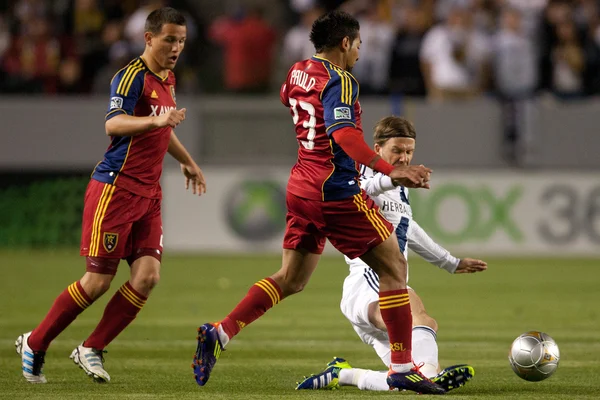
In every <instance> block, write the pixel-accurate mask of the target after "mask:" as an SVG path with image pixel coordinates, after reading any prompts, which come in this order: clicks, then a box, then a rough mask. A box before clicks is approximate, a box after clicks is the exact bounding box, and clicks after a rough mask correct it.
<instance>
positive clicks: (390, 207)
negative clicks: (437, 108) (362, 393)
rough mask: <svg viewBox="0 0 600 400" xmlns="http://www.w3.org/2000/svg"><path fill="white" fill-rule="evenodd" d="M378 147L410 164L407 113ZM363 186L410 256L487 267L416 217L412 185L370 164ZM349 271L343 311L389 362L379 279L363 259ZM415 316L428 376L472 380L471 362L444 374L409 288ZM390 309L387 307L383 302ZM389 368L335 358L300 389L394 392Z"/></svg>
mask: <svg viewBox="0 0 600 400" xmlns="http://www.w3.org/2000/svg"><path fill="white" fill-rule="evenodd" d="M373 139H374V142H375V151H376V152H377V153H378V154H379V155H380V156H381V158H382V159H384V160H385V161H387V162H389V163H390V164H392V165H394V166H397V165H408V164H410V162H411V160H412V157H413V154H414V151H415V139H416V132H415V129H414V127H413V125H412V124H411V123H410V122H409V121H408V120H406V119H405V118H402V117H394V116H391V117H386V118H383V119H382V120H380V121H379V122H378V123H377V124H376V126H375V132H374V135H373ZM361 175H362V176H361V186H362V188H363V189H364V190H365V191H366V192H367V194H368V195H369V196H370V197H371V198H372V199H373V200H374V201H375V203H377V205H378V206H379V208H380V209H381V211H382V212H383V213H384V216H385V218H386V219H387V220H388V221H390V222H391V223H392V224H393V225H394V227H395V230H396V236H397V238H398V244H399V245H400V250H401V251H402V252H403V253H404V256H405V257H406V256H407V251H408V249H409V248H410V249H411V250H413V251H414V252H415V253H417V254H418V255H419V256H421V257H422V258H423V259H425V260H426V261H428V262H430V263H431V264H433V265H435V266H437V267H439V268H441V269H444V270H446V271H447V272H449V273H451V274H461V273H473V272H479V271H484V270H486V269H487V264H486V263H485V262H484V261H482V260H476V259H472V258H463V259H458V258H456V257H454V256H453V255H451V254H450V253H449V252H448V251H447V250H446V249H444V248H443V247H442V246H440V245H438V244H437V243H435V242H434V241H433V240H432V239H431V238H430V237H429V235H427V233H426V232H425V231H424V230H423V229H422V228H421V227H420V226H419V224H417V222H416V221H414V220H413V219H412V210H411V207H410V203H409V200H408V189H407V188H405V187H403V186H399V187H397V186H394V184H393V182H392V180H391V179H390V178H389V177H388V176H386V175H383V174H381V173H378V172H374V171H373V170H371V169H370V168H368V167H365V166H363V167H362V169H361ZM346 262H347V263H348V265H349V267H350V274H349V275H348V277H347V278H346V280H345V281H344V289H343V294H342V302H341V309H342V313H343V314H344V315H345V316H346V318H348V320H349V321H350V322H351V323H352V327H353V328H354V330H355V331H356V333H357V334H358V336H359V337H360V338H361V340H362V341H363V342H364V343H365V344H368V345H370V346H372V347H373V348H374V349H375V352H376V353H377V355H378V356H379V357H380V358H381V360H382V361H383V363H384V365H386V366H387V365H389V363H390V352H391V349H390V343H389V340H388V335H387V332H386V328H385V324H384V323H383V320H382V318H381V312H380V304H379V302H378V300H379V297H378V292H379V278H378V276H377V274H376V273H375V272H374V271H373V270H372V269H371V268H369V267H368V266H367V265H366V264H365V263H364V262H363V261H362V260H361V259H360V258H355V259H353V260H351V259H349V258H348V257H346ZM409 297H410V304H411V312H412V317H413V336H412V346H413V353H412V357H413V360H414V363H415V365H420V366H421V367H420V369H421V371H422V372H423V374H424V375H425V376H426V377H428V378H430V379H431V380H432V381H434V382H436V383H437V384H438V385H440V386H442V387H443V388H444V389H446V390H452V389H456V388H457V387H460V386H462V385H464V384H465V383H466V382H467V381H468V380H470V379H471V378H472V377H473V375H474V373H475V371H474V369H473V367H471V366H470V365H466V364H459V365H453V366H451V367H448V368H446V369H444V370H443V371H441V372H440V367H439V363H438V347H437V342H436V332H437V328H438V326H437V322H436V321H435V319H433V318H432V317H431V316H429V315H428V314H427V312H426V311H425V307H424V305H423V302H422V301H421V298H420V297H419V296H418V295H417V294H416V292H415V291H414V289H412V288H409ZM381 307H385V305H383V304H382V305H381ZM386 377H387V371H371V370H365V369H359V368H352V367H351V366H350V364H349V363H348V362H347V361H346V360H344V359H342V358H335V359H334V360H333V361H332V362H330V363H329V364H327V367H326V369H325V370H324V371H323V372H321V373H319V374H315V375H312V376H310V377H308V378H305V379H304V380H303V381H302V382H301V383H299V384H298V386H297V389H337V388H339V386H357V387H358V388H359V389H361V390H389V386H388V385H387V383H386Z"/></svg>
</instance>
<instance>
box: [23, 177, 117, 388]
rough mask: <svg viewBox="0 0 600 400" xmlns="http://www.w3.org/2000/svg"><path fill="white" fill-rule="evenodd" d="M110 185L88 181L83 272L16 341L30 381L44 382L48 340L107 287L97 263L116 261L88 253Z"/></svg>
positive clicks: (106, 278)
mask: <svg viewBox="0 0 600 400" xmlns="http://www.w3.org/2000/svg"><path fill="white" fill-rule="evenodd" d="M112 188H113V187H112V186H111V185H106V184H103V183H100V182H98V181H95V180H91V181H90V183H89V184H88V187H87V189H86V194H85V198H84V211H83V223H82V236H81V255H83V256H87V257H86V270H87V272H86V273H85V275H84V276H83V277H82V278H81V279H80V280H79V281H76V282H73V283H72V284H71V285H69V286H68V287H67V288H66V289H65V290H63V292H62V293H61V294H60V295H59V296H58V297H57V298H56V299H55V300H54V303H53V304H52V307H51V308H50V310H49V311H48V313H47V314H46V316H45V317H44V319H43V320H42V322H41V323H40V324H39V325H38V326H37V327H36V328H35V329H34V330H33V331H32V332H28V333H24V334H23V335H21V336H19V338H17V341H16V343H15V346H16V350H17V353H19V354H20V355H21V361H22V371H23V376H25V378H26V379H27V380H28V381H29V382H32V383H45V382H46V378H45V376H44V375H43V373H42V366H43V364H44V358H45V353H46V351H47V349H48V347H49V346H50V343H51V342H52V341H53V340H54V339H55V338H56V337H57V336H58V335H59V334H60V333H61V332H62V331H63V330H65V329H66V328H67V326H69V325H70V324H71V323H72V322H73V321H74V320H75V319H76V318H77V316H78V315H79V314H81V313H82V312H83V311H84V310H85V309H86V308H87V307H89V306H90V305H91V304H92V303H93V302H94V301H95V300H96V299H97V298H99V297H100V296H101V295H102V294H104V292H106V291H107V290H108V288H109V287H110V282H111V281H112V278H113V275H114V274H113V275H111V274H106V273H103V271H102V270H98V269H96V268H95V266H97V265H98V264H102V263H108V264H109V265H108V266H107V267H109V268H113V269H114V270H115V271H116V268H117V265H118V262H119V260H118V259H117V260H109V261H106V260H103V259H99V258H97V257H91V256H90V247H91V243H92V239H93V238H94V237H95V231H94V228H96V227H97V221H98V219H99V218H100V217H101V216H102V210H103V208H102V205H103V204H106V202H107V201H108V200H109V199H110V197H111V194H112V193H113V189H112Z"/></svg>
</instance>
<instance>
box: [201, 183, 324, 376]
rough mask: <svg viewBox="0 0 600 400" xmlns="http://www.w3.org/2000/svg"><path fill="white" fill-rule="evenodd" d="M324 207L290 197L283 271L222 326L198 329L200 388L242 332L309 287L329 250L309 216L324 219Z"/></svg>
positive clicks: (255, 288)
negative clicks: (282, 301) (226, 348)
mask: <svg viewBox="0 0 600 400" xmlns="http://www.w3.org/2000/svg"><path fill="white" fill-rule="evenodd" d="M320 207H321V202H319V201H310V200H306V199H302V198H299V197H296V196H293V195H291V194H288V196H287V208H288V213H287V216H286V223H287V225H286V231H285V235H284V240H283V247H284V250H283V257H282V266H281V269H280V270H279V271H278V272H276V273H275V274H273V275H271V276H270V277H267V278H264V279H262V280H260V281H258V282H256V283H255V284H254V285H253V286H252V287H251V288H250V290H249V291H248V293H247V294H246V296H245V297H244V298H243V299H242V300H241V301H240V302H239V303H238V305H237V306H236V307H235V308H234V309H233V310H232V311H231V312H230V313H229V314H228V315H227V316H226V317H225V318H224V319H223V320H221V321H220V322H219V323H217V324H211V323H206V324H204V325H202V326H201V327H200V328H198V333H199V335H198V345H197V348H196V353H195V354H194V360H193V364H192V367H193V368H194V374H195V377H196V383H198V385H200V386H204V385H205V384H206V382H207V381H208V379H209V377H210V373H211V371H212V368H213V367H214V365H215V363H216V362H217V359H218V358H219V355H220V354H221V351H222V350H223V348H224V347H225V346H226V345H227V343H228V342H229V341H230V340H231V339H232V338H233V337H234V336H236V335H237V334H238V333H239V332H240V331H241V329H243V328H244V327H246V326H247V325H249V324H250V323H252V322H254V321H255V320H257V319H258V318H260V317H261V316H262V315H264V314H265V313H266V312H267V311H268V310H269V309H271V308H272V307H273V306H275V305H276V304H278V303H279V302H280V301H281V300H283V299H284V298H285V297H287V296H290V295H292V294H295V293H298V292H299V291H301V290H302V289H303V288H304V286H305V285H306V284H307V283H308V280H309V279H310V277H311V275H312V273H313V272H314V270H315V269H316V267H317V263H318V261H319V258H320V255H321V253H322V252H323V248H324V247H325V237H324V236H323V234H322V233H320V231H319V229H318V227H317V226H315V224H314V223H313V222H312V221H311V220H310V219H308V218H307V217H306V216H311V215H320V214H321V210H320Z"/></svg>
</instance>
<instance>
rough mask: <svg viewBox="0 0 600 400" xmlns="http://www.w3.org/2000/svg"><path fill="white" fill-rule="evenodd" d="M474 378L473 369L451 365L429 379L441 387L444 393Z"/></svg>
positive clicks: (466, 366) (461, 365) (462, 365)
mask: <svg viewBox="0 0 600 400" xmlns="http://www.w3.org/2000/svg"><path fill="white" fill-rule="evenodd" d="M473 376H475V369H473V367H471V366H470V365H467V364H459V365H453V366H451V367H448V368H445V369H444V370H443V371H441V372H440V373H439V374H437V375H436V376H434V377H433V378H431V380H432V381H433V382H434V383H437V384H438V385H440V386H441V387H443V388H444V389H445V390H446V391H450V390H453V389H457V388H459V387H461V386H463V385H464V384H465V383H467V382H468V381H470V380H471V379H472V378H473Z"/></svg>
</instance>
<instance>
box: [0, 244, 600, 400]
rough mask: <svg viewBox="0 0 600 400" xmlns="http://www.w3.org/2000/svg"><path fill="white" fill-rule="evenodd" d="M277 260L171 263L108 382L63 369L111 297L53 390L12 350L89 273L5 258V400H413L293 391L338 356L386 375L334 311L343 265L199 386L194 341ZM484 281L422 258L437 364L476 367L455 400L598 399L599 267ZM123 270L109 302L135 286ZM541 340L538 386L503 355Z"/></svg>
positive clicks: (57, 258) (52, 360) (500, 262)
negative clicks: (548, 365) (544, 340)
mask: <svg viewBox="0 0 600 400" xmlns="http://www.w3.org/2000/svg"><path fill="white" fill-rule="evenodd" d="M279 260H280V259H279V257H271V256H268V257H258V256H252V257H225V256H214V255H213V256H201V255H197V256H196V255H194V256H167V257H165V259H164V263H163V272H162V281H161V283H160V285H159V287H157V289H156V291H155V292H154V294H153V296H152V297H151V298H150V300H149V301H148V303H147V304H146V307H145V309H144V310H143V311H142V312H141V314H140V316H139V317H138V319H137V320H136V321H135V322H134V323H133V324H132V325H131V326H130V327H129V328H128V329H127V330H125V332H124V333H123V334H122V335H121V336H120V337H118V338H117V339H116V340H115V341H114V342H113V343H112V344H111V345H110V346H109V347H108V351H109V353H108V354H107V355H106V358H107V362H106V364H105V366H106V369H107V371H108V372H109V373H110V374H111V376H112V381H111V383H109V384H107V385H97V384H94V383H93V382H92V381H91V380H90V379H89V378H88V377H87V376H85V374H84V373H83V372H82V371H81V370H79V369H78V368H77V367H76V366H75V365H74V364H72V362H71V361H70V360H69V359H68V356H69V354H70V352H71V350H72V349H73V348H74V347H75V346H76V345H77V344H78V343H79V342H80V341H82V340H83V339H84V338H85V337H86V336H87V335H88V334H89V333H90V332H91V330H92V329H93V328H94V326H95V325H96V323H97V321H98V320H99V318H100V315H101V313H102V310H103V308H104V305H105V304H106V302H107V301H108V299H109V297H110V296H109V295H108V294H107V295H106V297H105V298H102V299H101V300H99V301H98V302H97V303H96V304H94V305H93V306H92V307H91V308H90V309H89V310H87V311H86V312H85V313H84V314H82V315H81V316H80V317H79V318H78V319H77V320H76V321H75V322H74V323H73V325H72V326H71V327H69V328H68V329H67V330H66V331H65V332H64V333H63V334H62V335H61V336H59V338H58V339H57V340H56V341H55V342H54V343H53V345H52V347H51V348H50V350H49V352H48V354H47V356H46V366H45V369H44V371H45V373H46V376H47V378H48V381H49V382H48V384H46V385H30V384H28V383H26V382H25V380H24V379H23V377H22V376H21V373H20V360H19V357H18V356H17V355H16V353H15V351H14V345H13V344H14V340H15V338H16V337H17V336H18V335H19V334H21V333H23V332H26V331H28V330H31V329H32V328H33V327H34V326H35V325H36V324H37V323H38V322H39V321H40V320H41V318H42V317H43V316H44V315H45V313H46V311H47V310H48V308H49V307H50V304H51V302H52V301H53V300H54V298H55V296H56V295H58V293H60V291H62V290H63V289H64V288H65V287H66V286H67V285H68V284H69V283H71V282H73V281H75V280H77V279H78V278H79V277H80V276H81V275H82V273H83V269H84V268H83V260H82V259H81V258H80V257H78V256H77V255H76V251H70V252H66V251H65V252H56V253H51V252H12V251H3V252H0V263H1V264H2V269H1V271H2V272H1V273H2V275H1V276H2V279H0V327H1V329H0V388H1V389H0V398H9V399H30V398H40V399H42V398H43V399H94V398H110V399H198V398H206V399H208V398H210V399H228V400H229V399H277V400H279V399H292V398H293V399H317V398H318V399H325V398H327V399H338V398H339V399H358V398H366V397H380V398H381V397H387V398H389V397H390V396H402V397H404V398H407V397H411V395H410V394H408V393H397V392H389V393H388V392H382V393H375V392H361V391H359V390H357V389H355V388H348V387H344V388H342V390H340V391H335V392H313V391H294V383H295V382H296V381H297V380H298V378H300V377H302V376H303V375H305V374H309V373H313V372H318V371H320V370H321V369H322V368H323V366H324V365H325V364H326V363H327V362H328V361H330V359H331V358H332V357H333V356H341V357H345V358H347V359H348V360H349V361H350V362H351V363H352V364H353V365H354V366H357V367H362V368H372V369H381V367H382V365H380V361H379V359H378V358H377V356H376V355H375V353H374V351H373V350H372V349H371V348H370V347H367V346H365V345H364V344H362V343H361V342H360V340H359V338H358V337H357V336H356V334H355V333H354V331H353V330H352V328H351V327H350V324H349V323H348V322H347V321H346V320H345V318H344V317H343V316H342V314H341V313H340V311H339V300H340V296H341V285H342V281H343V279H344V277H345V274H346V271H347V269H346V265H345V264H344V261H343V260H342V259H341V258H339V257H337V258H324V259H323V260H322V262H321V265H320V267H319V269H318V270H317V272H316V273H315V275H314V276H313V279H312V281H311V283H310V284H309V285H308V287H307V288H306V289H305V291H304V292H303V293H301V294H299V295H297V296H294V297H293V298H290V299H287V300H286V301H284V302H283V303H282V304H280V305H278V306H277V307H276V308H275V309H273V310H271V311H269V312H268V313H267V314H266V315H265V316H264V317H263V318H262V319H261V320H259V321H257V322H256V323H254V324H253V325H251V326H250V327H248V328H246V329H245V330H244V331H243V332H242V333H241V334H240V336H238V337H237V338H236V339H235V340H234V341H233V342H232V343H231V344H230V345H229V346H228V351H226V352H224V353H223V355H222V356H221V359H220V360H219V362H218V364H217V365H216V367H215V370H214V371H213V375H212V376H211V380H210V382H209V384H208V385H207V386H206V387H204V388H200V387H198V386H196V383H195V382H194V379H193V374H192V370H191V368H190V364H191V359H192V355H193V351H194V349H195V346H196V343H195V329H196V327H197V326H198V325H199V324H201V323H204V322H206V321H214V320H218V319H220V318H222V317H223V316H224V315H226V314H227V312H228V311H229V310H230V309H232V308H233V307H234V306H235V304H236V303H237V302H238V300H239V299H240V298H241V297H242V296H243V295H244V294H245V293H246V291H247V289H248V287H250V285H252V284H253V283H254V282H255V281H257V280H259V279H261V278H263V277H265V276H267V275H269V274H270V273H272V272H274V271H275V270H276V269H277V268H278V266H279V263H280V261H279ZM488 261H489V263H490V269H489V270H488V271H486V272H484V273H481V274H478V275H469V276H464V275H461V276H452V275H449V274H447V273H445V272H443V271H439V270H437V269H436V268H435V267H431V266H428V265H426V264H424V263H422V262H419V261H418V260H417V259H416V257H413V262H412V264H411V274H410V275H411V281H410V283H411V285H412V286H413V287H414V288H415V289H416V290H417V292H418V293H419V294H420V295H421V297H422V298H423V300H424V303H425V305H426V306H427V308H428V311H429V313H430V315H432V316H433V317H434V318H436V319H437V321H438V323H439V326H440V329H439V332H438V343H439V352H440V362H441V364H442V366H447V365H449V364H452V363H459V362H460V363H471V364H472V365H473V366H474V367H475V369H476V376H475V378H474V379H473V380H472V381H471V382H470V384H468V385H467V386H465V387H463V388H461V389H459V390H456V391H454V392H451V393H450V394H449V395H448V398H469V399H487V398H495V399H547V398H564V399H584V398H590V399H591V398H598V397H599V396H600V382H599V379H598V377H599V376H600V315H599V312H598V306H599V305H600V290H599V289H598V283H599V282H600V265H599V262H598V261H599V260H538V259H535V260H533V259H531V260H527V259H521V260H516V259H515V260H504V259H491V260H488ZM127 273H128V268H127V266H126V264H124V263H123V264H122V265H121V271H120V272H119V274H118V276H117V278H116V280H115V283H114V284H113V288H112V289H111V293H112V292H113V291H114V290H116V289H117V288H118V287H119V286H120V285H121V283H122V282H123V281H124V280H125V279H127ZM528 330H542V331H545V332H547V333H549V334H550V335H551V336H553V337H554V339H555V340H556V341H557V343H558V345H559V347H560V350H561V361H560V366H559V368H558V371H557V372H556V373H555V375H554V376H552V377H551V378H550V379H548V380H546V381H543V382H539V383H530V382H525V381H523V380H521V379H519V378H518V377H517V376H516V375H514V373H513V372H512V370H511V369H510V367H509V365H508V361H507V352H508V348H509V345H510V343H511V342H512V340H513V339H514V338H515V337H516V336H517V335H519V334H520V333H522V332H525V331H528Z"/></svg>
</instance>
